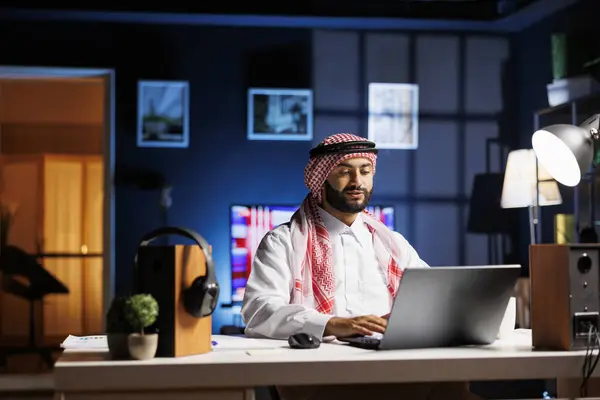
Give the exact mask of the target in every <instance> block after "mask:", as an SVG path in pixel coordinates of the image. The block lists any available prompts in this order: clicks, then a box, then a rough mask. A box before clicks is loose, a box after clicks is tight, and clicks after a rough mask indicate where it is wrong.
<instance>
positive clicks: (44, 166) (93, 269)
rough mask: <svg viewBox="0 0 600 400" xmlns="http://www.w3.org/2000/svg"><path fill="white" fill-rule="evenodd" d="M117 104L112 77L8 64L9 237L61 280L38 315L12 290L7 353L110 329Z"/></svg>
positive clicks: (4, 166)
mask: <svg viewBox="0 0 600 400" xmlns="http://www.w3.org/2000/svg"><path fill="white" fill-rule="evenodd" d="M114 98H115V96H114V72H113V71H112V70H98V69H72V68H36V67H2V66H0V183H1V185H0V201H1V202H2V204H0V205H3V210H4V218H3V220H2V222H3V225H4V229H1V230H0V235H3V237H4V239H5V242H6V243H5V247H4V248H5V249H6V248H11V249H13V248H18V249H19V250H22V251H23V252H25V253H27V254H29V255H34V257H35V259H36V260H37V262H38V263H39V264H40V265H41V266H43V267H44V269H45V270H47V271H48V272H50V274H51V275H52V276H54V277H55V278H56V279H57V281H58V282H59V285H56V287H55V288H54V289H53V290H54V291H55V293H50V294H48V295H47V296H44V299H43V302H40V304H38V305H37V308H36V307H33V308H31V307H30V305H31V304H32V302H30V301H29V300H28V299H25V298H23V297H24V296H19V294H18V291H19V290H18V286H14V287H13V289H15V288H16V292H17V293H16V294H15V293H14V290H13V293H7V290H6V288H4V289H5V290H3V291H2V293H0V340H1V341H3V342H4V343H3V344H4V345H5V344H10V345H14V346H16V347H19V346H25V347H27V346H30V347H31V346H32V345H33V344H34V343H33V341H32V340H31V339H35V347H38V346H41V345H46V346H49V347H50V348H52V346H56V345H58V344H59V342H60V341H61V340H62V339H64V338H65V337H66V336H67V335H69V334H73V335H87V334H94V333H100V332H103V331H104V324H105V318H104V316H105V314H106V312H105V311H106V310H107V309H108V305H109V304H110V301H111V299H112V297H113V294H114V190H113V179H112V177H113V170H114ZM7 215H8V217H9V218H10V224H8V223H7V221H8V220H9V219H8V218H7ZM0 228H2V227H0ZM7 228H8V229H7ZM0 239H2V238H0ZM0 244H2V243H0ZM5 254H7V253H6V252H5ZM16 264H18V263H15V265H16ZM15 268H21V269H22V270H23V271H24V270H30V269H29V268H24V267H19V266H16V267H15ZM6 272H7V271H3V282H5V279H4V275H6ZM9 272H12V273H13V274H14V272H15V271H9ZM17 272H19V271H17ZM34 273H35V272H34ZM16 275H18V274H16ZM24 275H26V274H24ZM20 278H21V279H25V277H20ZM37 278H39V276H38V277H37ZM34 279H35V278H34ZM25 280H27V279H25ZM23 284H24V285H27V282H23ZM11 285H12V283H11ZM17 285H18V281H17ZM60 285H62V286H64V288H65V289H67V290H66V291H67V293H65V290H61V287H60ZM3 286H4V283H3ZM61 291H62V292H63V293H61ZM31 310H33V312H30V311H31ZM31 316H33V318H31ZM32 322H34V323H35V327H36V331H35V332H32V331H31V329H30V328H31V325H32Z"/></svg>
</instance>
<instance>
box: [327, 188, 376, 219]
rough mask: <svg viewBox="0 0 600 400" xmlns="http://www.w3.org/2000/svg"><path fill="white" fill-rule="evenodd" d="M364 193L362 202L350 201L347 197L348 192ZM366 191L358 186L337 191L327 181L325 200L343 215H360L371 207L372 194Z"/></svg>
mask: <svg viewBox="0 0 600 400" xmlns="http://www.w3.org/2000/svg"><path fill="white" fill-rule="evenodd" d="M356 191H361V192H363V195H364V198H363V199H362V200H361V201H358V200H354V199H349V198H347V197H346V193H347V192H356ZM372 192H373V191H367V190H366V189H360V188H359V187H358V186H346V187H345V188H344V189H343V190H341V191H340V190H337V189H335V188H334V187H333V186H331V185H330V184H329V182H327V181H325V199H326V200H327V202H328V203H329V205H331V207H333V208H335V209H336V210H338V211H340V212H343V213H354V214H355V213H359V212H361V211H363V210H364V209H365V208H367V206H368V205H369V201H370V200H371V193H372Z"/></svg>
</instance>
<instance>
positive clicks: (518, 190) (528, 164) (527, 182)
mask: <svg viewBox="0 0 600 400" xmlns="http://www.w3.org/2000/svg"><path fill="white" fill-rule="evenodd" d="M535 164H536V159H535V153H534V152H533V150H532V149H522V150H514V151H511V152H510V153H509V154H508V160H507V162H506V172H505V174H504V184H503V186H502V199H501V206H502V208H521V207H530V206H535V205H536V201H537V196H536V179H535V168H536V165H535ZM538 177H539V180H540V181H545V182H540V183H539V189H540V194H539V205H540V206H552V205H557V204H561V203H562V197H561V195H560V190H559V189H558V184H557V183H556V181H554V180H551V179H552V177H551V176H550V174H549V173H548V171H546V169H545V168H544V167H543V166H542V165H541V164H538Z"/></svg>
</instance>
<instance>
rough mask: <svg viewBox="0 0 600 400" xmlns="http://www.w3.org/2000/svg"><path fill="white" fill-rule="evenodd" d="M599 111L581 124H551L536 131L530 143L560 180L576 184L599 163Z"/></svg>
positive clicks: (547, 167) (566, 183)
mask: <svg viewBox="0 0 600 400" xmlns="http://www.w3.org/2000/svg"><path fill="white" fill-rule="evenodd" d="M599 128H600V114H595V115H594V116H592V117H590V118H588V119H587V120H585V121H584V122H583V123H582V124H581V125H579V126H574V125H568V124H557V125H550V126H547V127H545V128H542V129H540V130H538V131H536V132H535V133H534V134H533V136H532V138H531V144H532V146H533V151H534V152H535V155H536V157H537V159H538V161H539V162H540V164H541V165H543V166H544V168H546V170H547V171H548V173H549V174H550V175H551V176H552V177H553V178H554V179H556V180H557V181H558V182H560V183H562V184H563V185H565V186H570V187H573V186H576V185H577V184H579V182H580V181H581V177H582V176H583V175H584V174H585V173H587V172H588V171H589V170H590V167H592V166H594V165H596V164H598V163H599V161H600V159H599V157H598V154H597V153H598V150H599V149H598V139H600V134H599V133H598V129H599Z"/></svg>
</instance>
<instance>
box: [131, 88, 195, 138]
mask: <svg viewBox="0 0 600 400" xmlns="http://www.w3.org/2000/svg"><path fill="white" fill-rule="evenodd" d="M189 144H190V89H189V83H188V82H182V81H139V82H138V120H137V145H138V146H139V147H188V146H189Z"/></svg>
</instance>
